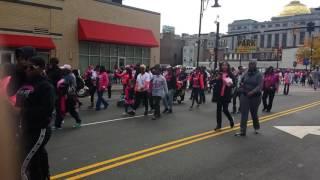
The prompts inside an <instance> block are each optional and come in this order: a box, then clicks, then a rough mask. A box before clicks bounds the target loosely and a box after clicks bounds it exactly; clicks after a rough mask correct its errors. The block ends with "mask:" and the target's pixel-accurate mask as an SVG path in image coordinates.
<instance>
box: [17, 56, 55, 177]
mask: <svg viewBox="0 0 320 180" xmlns="http://www.w3.org/2000/svg"><path fill="white" fill-rule="evenodd" d="M44 70H45V61H44V60H43V59H42V58H41V57H33V58H31V59H30V61H29V62H28V63H27V67H26V78H27V79H26V82H25V84H24V85H23V86H22V87H21V88H20V89H19V90H18V91H17V104H16V105H17V107H19V108H21V111H20V114H21V132H22V133H21V137H22V144H23V145H22V157H23V163H22V166H21V179H32V180H33V179H35V180H37V179H39V180H44V179H50V173H49V161H48V153H47V151H46V148H45V146H46V144H47V143H48V141H49V139H50V136H51V128H50V127H49V125H50V121H51V118H52V112H53V109H54V106H55V91H54V87H53V86H52V85H51V84H50V82H49V81H48V80H47V78H46V77H45V74H44Z"/></svg>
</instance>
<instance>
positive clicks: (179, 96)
mask: <svg viewBox="0 0 320 180" xmlns="http://www.w3.org/2000/svg"><path fill="white" fill-rule="evenodd" d="M176 87H177V89H176V92H175V94H174V96H173V101H174V102H175V101H177V102H178V104H181V103H182V102H183V101H184V96H185V93H186V88H185V85H184V83H183V82H182V81H177V84H176Z"/></svg>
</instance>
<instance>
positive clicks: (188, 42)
mask: <svg viewBox="0 0 320 180" xmlns="http://www.w3.org/2000/svg"><path fill="white" fill-rule="evenodd" d="M219 36H222V34H220V35H219ZM182 39H183V40H184V41H185V46H184V48H183V65H184V66H192V67H195V66H196V63H197V56H198V43H197V42H198V39H199V37H198V35H197V34H194V35H188V34H182ZM218 43H219V51H218V59H220V60H221V59H223V55H224V51H223V50H224V47H225V46H226V45H225V43H226V39H221V40H219V42H218ZM215 47H216V33H215V32H211V33H208V34H201V36H200V53H199V64H201V65H206V66H208V67H209V66H210V65H209V64H211V62H213V61H214V49H215Z"/></svg>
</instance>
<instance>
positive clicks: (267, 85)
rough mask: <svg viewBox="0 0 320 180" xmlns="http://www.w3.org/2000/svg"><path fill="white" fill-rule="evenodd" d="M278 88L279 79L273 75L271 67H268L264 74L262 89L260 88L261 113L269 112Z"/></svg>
mask: <svg viewBox="0 0 320 180" xmlns="http://www.w3.org/2000/svg"><path fill="white" fill-rule="evenodd" d="M278 87H279V78H278V77H277V76H276V74H275V73H274V69H273V67H272V66H270V67H269V68H268V69H267V70H266V72H265V73H264V78H263V88H262V91H263V95H262V102H263V109H262V111H265V112H270V111H271V109H272V104H273V99H274V96H275V94H276V91H277V89H278ZM267 99H268V101H267Z"/></svg>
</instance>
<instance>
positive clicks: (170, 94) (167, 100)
mask: <svg viewBox="0 0 320 180" xmlns="http://www.w3.org/2000/svg"><path fill="white" fill-rule="evenodd" d="M174 93H175V90H174V89H170V90H169V91H168V95H166V96H164V98H163V105H164V107H165V108H166V109H170V110H172V104H173V96H174Z"/></svg>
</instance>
